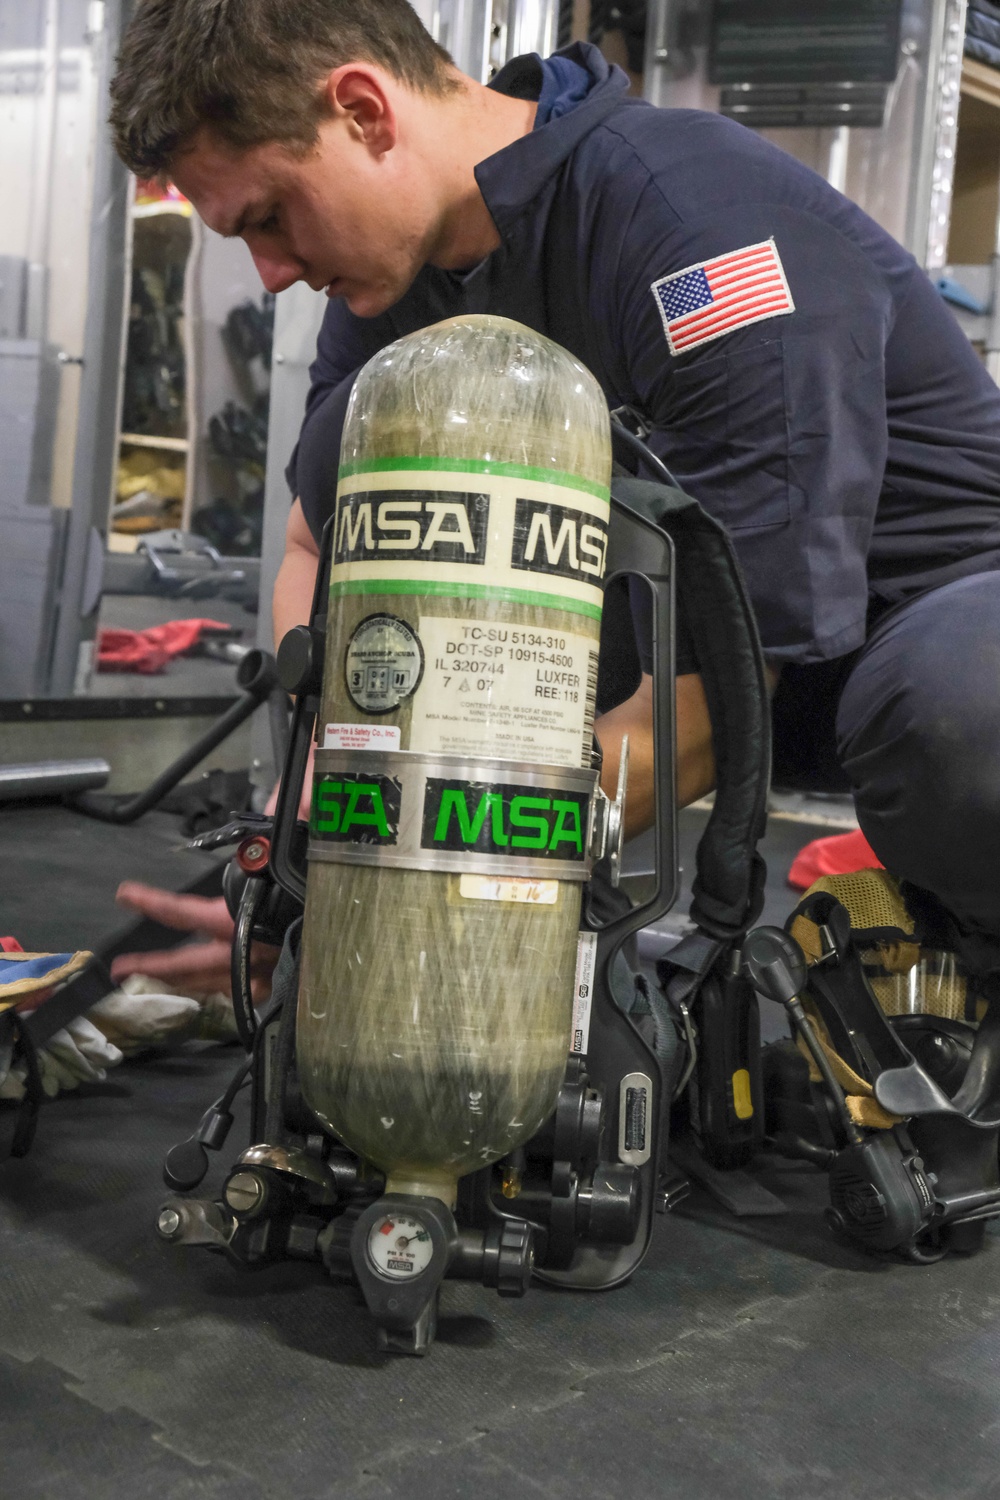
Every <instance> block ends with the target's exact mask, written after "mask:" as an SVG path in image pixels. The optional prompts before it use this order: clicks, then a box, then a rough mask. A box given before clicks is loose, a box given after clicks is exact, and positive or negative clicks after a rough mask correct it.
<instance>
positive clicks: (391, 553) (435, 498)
mask: <svg viewBox="0 0 1000 1500" xmlns="http://www.w3.org/2000/svg"><path fill="white" fill-rule="evenodd" d="M489 519H490V497H489V495H473V494H458V493H456V492H455V491H454V490H371V491H358V492H357V493H356V494H353V495H343V496H341V499H340V501H339V503H338V506H337V535H336V539H335V545H334V561H335V562H338V563H346V562H374V561H375V560H376V559H378V558H390V559H391V558H409V559H411V560H413V561H415V562H459V563H484V562H485V561H486V537H487V532H488V527H489Z"/></svg>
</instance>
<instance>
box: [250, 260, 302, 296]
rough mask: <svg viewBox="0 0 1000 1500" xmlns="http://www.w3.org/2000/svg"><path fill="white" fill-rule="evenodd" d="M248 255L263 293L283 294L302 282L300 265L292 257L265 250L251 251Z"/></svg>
mask: <svg viewBox="0 0 1000 1500" xmlns="http://www.w3.org/2000/svg"><path fill="white" fill-rule="evenodd" d="M250 254H251V256H252V258H253V263H254V265H255V266H256V268H257V275H258V276H259V277H260V279H261V281H262V282H263V283H264V290H265V291H268V292H284V291H286V290H287V289H288V287H290V286H294V285H295V283H296V282H297V281H301V280H302V274H303V268H302V265H301V263H300V262H299V261H298V260H296V259H295V258H294V257H293V256H290V255H281V254H276V253H275V252H274V251H265V250H251V251H250Z"/></svg>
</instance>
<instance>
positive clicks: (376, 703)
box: [344, 615, 424, 714]
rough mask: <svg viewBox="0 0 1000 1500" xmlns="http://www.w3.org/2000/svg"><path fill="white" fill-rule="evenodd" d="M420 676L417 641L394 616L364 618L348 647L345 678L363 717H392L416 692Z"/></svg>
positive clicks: (421, 654) (421, 666)
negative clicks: (368, 715) (372, 715)
mask: <svg viewBox="0 0 1000 1500" xmlns="http://www.w3.org/2000/svg"><path fill="white" fill-rule="evenodd" d="M423 675H424V652H423V647H422V646H421V644H420V641H419V638H418V637H417V635H416V632H415V631H414V630H413V629H412V628H411V627H410V626H409V625H408V624H407V623H406V621H405V620H400V619H399V618H398V617H397V616H396V615H367V616H366V617H365V619H363V620H362V621H361V622H360V624H359V625H358V626H357V628H356V629H355V631H354V634H353V635H352V636H351V639H350V640H349V641H348V643H347V650H346V651H345V653H344V678H345V680H346V682H347V691H348V693H349V694H350V697H351V701H352V702H353V703H354V704H355V705H356V706H357V707H358V708H360V709H361V711H362V712H363V713H366V714H388V713H391V712H392V710H393V709H394V708H398V707H399V705H400V704H401V703H402V702H403V699H404V698H409V696H410V694H411V693H414V692H416V690H417V687H418V686H419V684H420V679H421V677H422V676H423Z"/></svg>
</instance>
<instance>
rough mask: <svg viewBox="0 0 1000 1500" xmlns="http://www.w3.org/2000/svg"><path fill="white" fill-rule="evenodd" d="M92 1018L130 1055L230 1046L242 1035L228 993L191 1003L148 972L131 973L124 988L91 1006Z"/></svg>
mask: <svg viewBox="0 0 1000 1500" xmlns="http://www.w3.org/2000/svg"><path fill="white" fill-rule="evenodd" d="M87 1016H88V1018H89V1019H90V1020H91V1021H92V1022H93V1024H94V1025H95V1026H96V1027H98V1028H99V1029H100V1031H101V1032H103V1034H104V1036H105V1037H106V1038H107V1040H108V1041H109V1042H110V1043H113V1045H114V1046H115V1047H116V1048H118V1049H120V1050H121V1052H123V1053H124V1054H125V1056H126V1057H134V1056H135V1055H136V1054H137V1053H139V1052H144V1051H146V1050H148V1049H149V1048H150V1047H173V1046H177V1045H179V1044H180V1043H181V1042H188V1041H203V1042H228V1041H231V1040H232V1039H233V1038H234V1037H235V1036H236V1035H237V1031H236V1022H235V1020H234V1019H233V1003H232V1001H231V1000H230V998H229V996H228V995H224V994H222V992H221V991H216V992H215V993H213V994H209V995H200V996H199V997H198V998H197V999H192V998H191V997H189V996H187V995H183V994H179V993H178V992H177V991H176V990H174V989H173V988H172V986H171V985H169V984H167V983H165V981H164V980H162V979H154V978H152V977H151V976H150V975H148V974H129V975H128V977H127V978H126V979H125V980H123V981H122V984H121V987H120V988H119V989H117V990H115V991H114V992H113V993H112V994H110V995H107V996H106V997H105V998H104V999H103V1000H99V1001H98V1002H97V1004H96V1005H92V1006H91V1008H90V1010H89V1011H88V1012H87Z"/></svg>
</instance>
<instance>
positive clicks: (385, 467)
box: [338, 458, 611, 505]
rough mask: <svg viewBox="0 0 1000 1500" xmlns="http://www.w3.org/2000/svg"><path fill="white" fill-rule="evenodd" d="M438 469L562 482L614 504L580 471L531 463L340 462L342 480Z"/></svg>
mask: <svg viewBox="0 0 1000 1500" xmlns="http://www.w3.org/2000/svg"><path fill="white" fill-rule="evenodd" d="M407 469H409V470H413V469H424V470H433V469H437V470H439V471H440V472H442V473H445V474H499V475H500V476H501V477H503V478H506V479H533V480H536V481H537V482H538V483H539V484H560V485H562V486H563V487H564V488H565V489H568V490H583V492H584V494H586V495H594V496H595V497H596V498H597V499H598V500H603V501H604V503H605V504H606V505H609V504H610V503H611V491H610V490H609V489H608V486H607V485H606V484H595V483H594V482H593V480H591V479H581V478H580V476H579V475H578V474H567V473H565V472H564V471H563V470H562V469H536V468H533V467H532V466H531V465H530V464H501V463H492V462H491V461H489V460H483V459H478V458H372V459H369V460H368V461H367V462H366V463H357V464H341V466H340V469H339V471H338V477H339V478H340V479H350V478H352V477H353V476H354V475H355V474H391V473H392V472H394V471H395V470H401V471H405V470H407Z"/></svg>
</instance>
